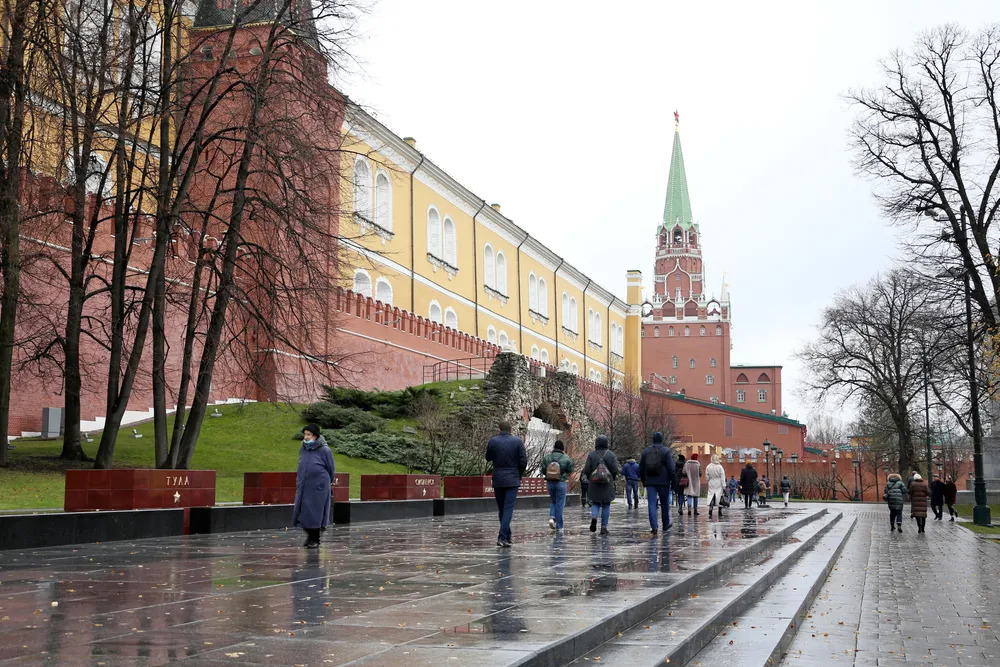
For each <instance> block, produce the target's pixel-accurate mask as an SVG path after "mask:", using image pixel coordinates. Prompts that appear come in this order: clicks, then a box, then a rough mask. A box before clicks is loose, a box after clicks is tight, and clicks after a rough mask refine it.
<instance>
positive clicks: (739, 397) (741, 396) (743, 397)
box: [736, 389, 747, 403]
mask: <svg viewBox="0 0 1000 667" xmlns="http://www.w3.org/2000/svg"><path fill="white" fill-rule="evenodd" d="M736 402H737V403H746V402H747V393H746V392H745V391H743V390H742V389H737V390H736Z"/></svg>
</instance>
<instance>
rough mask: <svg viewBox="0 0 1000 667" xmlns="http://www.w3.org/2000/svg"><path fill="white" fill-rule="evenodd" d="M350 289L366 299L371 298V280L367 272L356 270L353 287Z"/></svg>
mask: <svg viewBox="0 0 1000 667" xmlns="http://www.w3.org/2000/svg"><path fill="white" fill-rule="evenodd" d="M352 289H353V290H354V293H355V294H360V295H361V296H363V297H365V298H366V299H367V298H370V297H371V295H372V279H371V276H369V275H368V272H367V271H362V270H361V269H358V270H357V271H355V272H354V287H353V288H352Z"/></svg>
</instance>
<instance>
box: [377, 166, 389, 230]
mask: <svg viewBox="0 0 1000 667" xmlns="http://www.w3.org/2000/svg"><path fill="white" fill-rule="evenodd" d="M375 224H376V225H378V226H379V227H381V228H382V229H384V230H386V231H389V232H391V231H392V187H391V186H390V185H389V177H388V176H386V175H385V174H384V173H382V172H381V171H380V172H378V174H376V175H375Z"/></svg>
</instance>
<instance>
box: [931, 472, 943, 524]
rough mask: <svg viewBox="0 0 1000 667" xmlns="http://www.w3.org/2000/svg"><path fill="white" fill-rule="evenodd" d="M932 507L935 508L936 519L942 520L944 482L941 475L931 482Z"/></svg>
mask: <svg viewBox="0 0 1000 667" xmlns="http://www.w3.org/2000/svg"><path fill="white" fill-rule="evenodd" d="M931 509H932V510H934V520H935V521H941V519H942V518H943V517H944V482H942V481H941V478H940V477H938V478H937V479H935V480H934V481H933V482H931Z"/></svg>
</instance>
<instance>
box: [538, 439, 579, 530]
mask: <svg viewBox="0 0 1000 667" xmlns="http://www.w3.org/2000/svg"><path fill="white" fill-rule="evenodd" d="M541 471H542V474H543V475H545V483H546V485H547V486H548V487H549V500H550V504H549V528H551V529H552V530H562V529H563V508H565V507H566V480H568V479H569V474H570V473H571V472H573V459H571V458H570V457H568V456H566V445H564V444H563V441H562V440H556V444H555V445H553V447H552V451H551V452H549V453H548V454H546V455H545V456H543V457H542V465H541Z"/></svg>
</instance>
